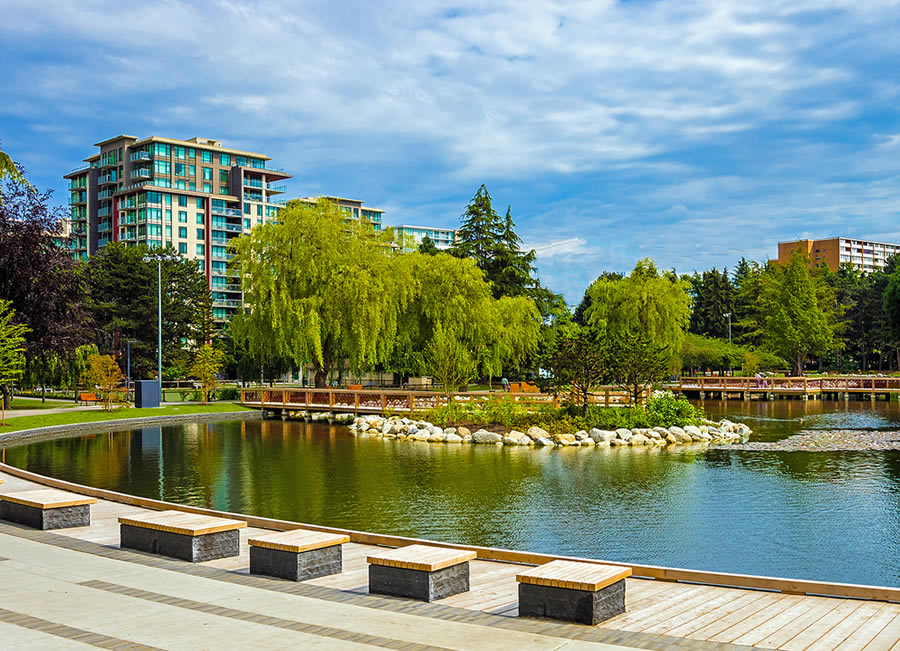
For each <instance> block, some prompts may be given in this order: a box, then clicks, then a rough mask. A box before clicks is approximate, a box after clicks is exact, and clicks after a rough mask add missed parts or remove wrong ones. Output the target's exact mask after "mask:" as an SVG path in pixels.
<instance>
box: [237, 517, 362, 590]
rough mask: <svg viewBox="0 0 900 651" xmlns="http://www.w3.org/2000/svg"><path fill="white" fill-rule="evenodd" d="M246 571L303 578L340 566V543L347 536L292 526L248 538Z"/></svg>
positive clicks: (335, 571)
mask: <svg viewBox="0 0 900 651" xmlns="http://www.w3.org/2000/svg"><path fill="white" fill-rule="evenodd" d="M247 542H248V543H250V573H251V574H265V575H266V576H275V577H278V578H279V579H288V580H289V581H305V580H306V579H315V578H316V577H319V576H327V575H329V574H340V573H341V571H342V570H343V564H342V562H343V559H342V554H341V545H342V544H344V543H345V542H350V536H346V535H344V534H336V533H328V532H325V531H310V530H309V529H293V530H291V531H281V532H279V533H272V534H267V535H265V536H258V537H255V538H250V539H249V540H248V541H247Z"/></svg>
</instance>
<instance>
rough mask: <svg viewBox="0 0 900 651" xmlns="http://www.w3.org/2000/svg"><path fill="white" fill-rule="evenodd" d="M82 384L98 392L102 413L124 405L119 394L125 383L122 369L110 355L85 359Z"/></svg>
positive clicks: (92, 356)
mask: <svg viewBox="0 0 900 651" xmlns="http://www.w3.org/2000/svg"><path fill="white" fill-rule="evenodd" d="M82 382H84V384H85V386H87V387H89V388H91V387H93V388H94V389H95V390H97V391H99V392H100V400H101V402H102V404H103V410H104V411H112V410H113V408H114V407H117V406H119V405H124V404H126V401H125V400H124V399H123V398H122V395H121V394H120V392H119V388H120V387H121V386H122V385H123V384H124V383H125V376H124V375H122V369H121V368H119V364H118V363H117V362H116V360H115V359H114V358H113V356H112V355H91V356H90V357H88V359H87V364H86V366H85V370H84V375H83V376H82Z"/></svg>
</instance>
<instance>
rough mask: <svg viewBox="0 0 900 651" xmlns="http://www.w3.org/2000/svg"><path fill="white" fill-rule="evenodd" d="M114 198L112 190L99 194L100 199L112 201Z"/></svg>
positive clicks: (101, 191) (102, 191)
mask: <svg viewBox="0 0 900 651" xmlns="http://www.w3.org/2000/svg"><path fill="white" fill-rule="evenodd" d="M112 196H113V191H112V190H100V192H98V193H97V198H98V199H112Z"/></svg>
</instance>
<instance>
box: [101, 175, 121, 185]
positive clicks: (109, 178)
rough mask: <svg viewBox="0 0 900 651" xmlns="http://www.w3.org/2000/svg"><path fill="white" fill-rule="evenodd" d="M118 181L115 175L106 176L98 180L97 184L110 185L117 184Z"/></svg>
mask: <svg viewBox="0 0 900 651" xmlns="http://www.w3.org/2000/svg"><path fill="white" fill-rule="evenodd" d="M116 181H118V179H117V178H116V175H115V174H104V175H103V176H101V177H100V178H98V179H97V183H98V184H99V185H109V184H110V183H115V182H116Z"/></svg>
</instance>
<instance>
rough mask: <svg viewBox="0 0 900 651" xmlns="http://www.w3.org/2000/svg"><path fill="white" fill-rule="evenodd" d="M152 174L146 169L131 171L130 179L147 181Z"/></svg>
mask: <svg viewBox="0 0 900 651" xmlns="http://www.w3.org/2000/svg"><path fill="white" fill-rule="evenodd" d="M152 174H153V173H152V172H151V171H150V168H148V167H142V168H141V169H137V170H131V178H133V179H149V178H150V177H151V176H152Z"/></svg>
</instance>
